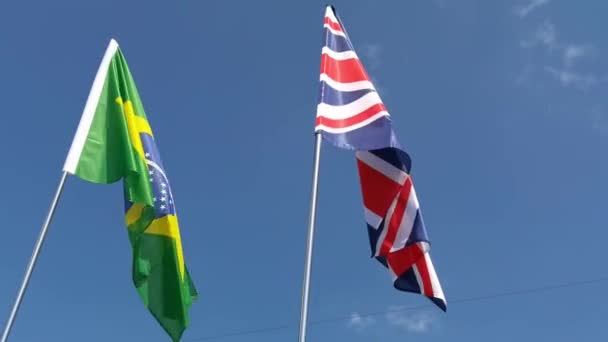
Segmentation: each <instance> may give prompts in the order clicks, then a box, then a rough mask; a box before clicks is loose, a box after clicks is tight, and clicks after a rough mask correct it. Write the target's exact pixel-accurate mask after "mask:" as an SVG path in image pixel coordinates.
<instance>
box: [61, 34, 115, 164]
mask: <svg viewBox="0 0 608 342" xmlns="http://www.w3.org/2000/svg"><path fill="white" fill-rule="evenodd" d="M116 51H118V43H117V42H116V41H115V40H114V39H112V40H110V44H109V45H108V48H107V49H106V52H105V54H104V55H103V59H102V60H101V64H100V65H99V69H98V70H97V75H95V80H94V81H93V86H92V87H91V91H90V92H89V97H88V98H87V102H86V104H85V105H84V110H83V112H82V116H81V117H80V123H79V124H78V128H77V129H76V134H75V135H74V140H72V146H70V151H69V152H68V156H67V157H66V160H65V164H64V165H63V171H65V172H67V173H70V174H74V173H76V168H77V167H78V162H79V161H80V154H81V153H82V149H83V148H84V145H85V143H86V139H87V136H88V135H89V130H90V129H91V125H92V124H93V118H94V117H95V110H96V109H97V103H98V102H99V97H100V96H101V92H102V90H103V86H104V84H105V81H106V76H107V74H108V69H109V67H110V62H112V58H113V57H114V54H115V53H116Z"/></svg>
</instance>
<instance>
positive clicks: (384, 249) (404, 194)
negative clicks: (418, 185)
mask: <svg viewBox="0 0 608 342" xmlns="http://www.w3.org/2000/svg"><path fill="white" fill-rule="evenodd" d="M411 190H412V180H411V179H410V177H408V178H407V180H406V181H405V184H404V185H403V188H402V189H401V192H400V193H399V197H398V198H397V204H396V205H395V211H394V212H393V215H392V216H391V221H390V222H389V225H388V231H387V232H386V236H385V237H384V241H382V246H381V247H380V253H379V255H381V256H386V255H388V254H389V253H390V251H391V248H392V247H393V243H395V238H396V237H397V233H398V232H399V227H400V226H401V221H403V215H404V214H405V208H406V207H407V201H408V199H409V198H410V191H411ZM385 224H386V222H385Z"/></svg>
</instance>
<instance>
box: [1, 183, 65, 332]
mask: <svg viewBox="0 0 608 342" xmlns="http://www.w3.org/2000/svg"><path fill="white" fill-rule="evenodd" d="M67 176H68V173H67V172H65V171H64V172H63V174H62V175H61V180H60V181H59V186H58V187H57V191H56V192H55V197H54V198H53V202H51V208H50V209H49V212H48V214H47V215H46V220H45V221H44V224H43V225H42V229H41V230H40V235H39V236H38V241H36V246H35V247H34V251H33V252H32V257H31V258H30V262H29V264H28V265H27V269H26V271H25V276H24V277H23V281H22V283H21V288H20V289H19V293H18V294H17V298H16V299H15V304H13V309H12V310H11V314H10V316H9V318H8V321H7V322H6V326H5V327H4V333H3V334H2V340H0V342H6V340H7V339H8V335H9V334H10V332H11V328H12V327H13V322H14V321H15V317H16V316H17V311H19V306H20V305H21V301H22V300H23V295H24V294H25V290H27V286H28V284H29V282H30V277H31V276H32V271H34V266H36V261H37V260H38V254H40V250H41V249H42V244H43V243H44V239H45V238H46V233H47V231H48V229H49V225H50V223H51V220H52V219H53V214H55V208H56V207H57V202H59V197H60V196H61V191H62V190H63V185H64V184H65V180H66V178H67Z"/></svg>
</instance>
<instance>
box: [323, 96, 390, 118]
mask: <svg viewBox="0 0 608 342" xmlns="http://www.w3.org/2000/svg"><path fill="white" fill-rule="evenodd" d="M377 104H382V99H380V95H378V93H377V92H375V91H372V92H370V93H367V94H365V95H363V96H361V97H360V98H358V99H356V100H355V101H353V102H351V103H349V104H345V105H341V106H332V105H329V104H327V103H323V102H321V103H319V104H318V105H317V116H323V117H326V118H328V119H332V120H344V119H348V118H351V117H353V116H355V115H357V114H360V113H362V112H364V111H365V110H367V109H368V108H370V107H372V106H374V105H377Z"/></svg>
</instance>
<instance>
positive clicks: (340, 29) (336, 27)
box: [317, 17, 344, 32]
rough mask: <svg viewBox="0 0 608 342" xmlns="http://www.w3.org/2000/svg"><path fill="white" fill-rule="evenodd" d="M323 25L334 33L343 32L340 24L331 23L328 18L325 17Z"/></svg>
mask: <svg viewBox="0 0 608 342" xmlns="http://www.w3.org/2000/svg"><path fill="white" fill-rule="evenodd" d="M317 22H318V21H317ZM323 24H325V25H328V26H329V27H331V28H332V30H334V31H340V32H344V31H342V27H341V26H340V24H338V23H336V22H335V21H332V20H331V19H330V18H329V17H325V21H323Z"/></svg>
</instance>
